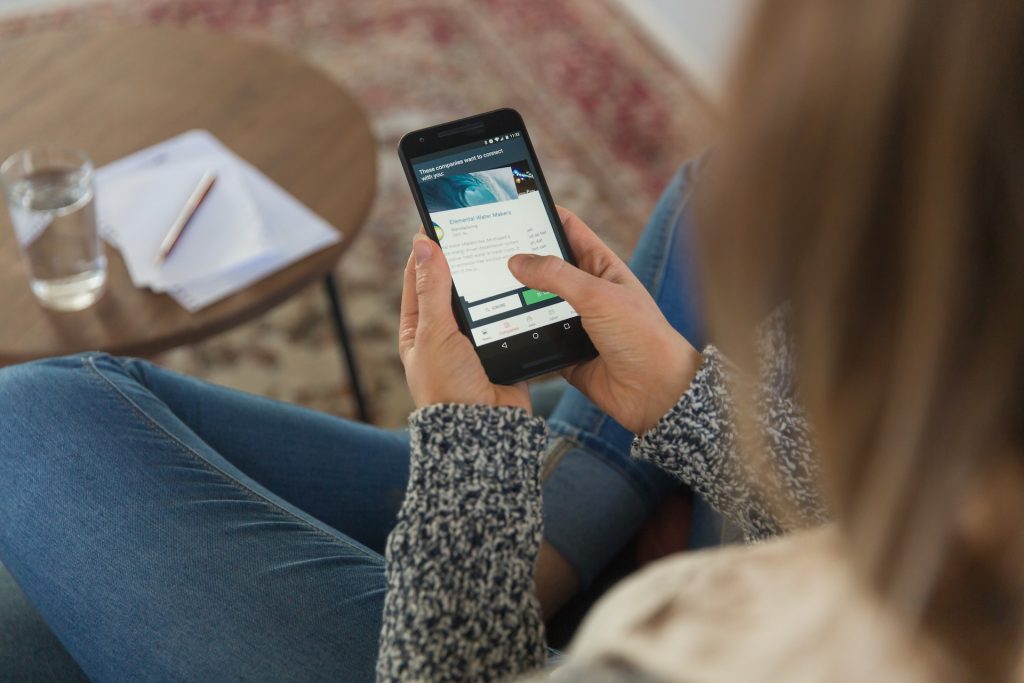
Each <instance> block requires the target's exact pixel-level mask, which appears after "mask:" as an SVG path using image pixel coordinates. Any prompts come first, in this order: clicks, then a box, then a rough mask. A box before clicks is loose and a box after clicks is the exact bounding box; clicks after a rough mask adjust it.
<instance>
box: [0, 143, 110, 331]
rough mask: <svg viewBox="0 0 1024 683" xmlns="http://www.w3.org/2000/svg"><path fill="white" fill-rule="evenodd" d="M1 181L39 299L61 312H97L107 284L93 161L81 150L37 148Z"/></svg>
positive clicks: (19, 157)
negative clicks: (91, 308)
mask: <svg viewBox="0 0 1024 683" xmlns="http://www.w3.org/2000/svg"><path fill="white" fill-rule="evenodd" d="M0 177H2V179H3V186H4V193H5V194H6V196H7V205H8V208H9V209H10V211H11V223H13V224H14V232H15V234H16V236H17V238H18V244H20V245H21V253H22V256H23V257H24V260H25V265H26V267H27V268H28V276H29V280H30V281H31V284H32V291H33V292H34V293H35V295H36V297H37V298H38V299H39V301H40V302H41V303H42V304H43V305H44V306H47V307H49V308H53V309H56V310H59V311H79V310H81V309H83V308H88V307H89V306H91V305H92V304H93V303H95V302H96V300H97V299H99V298H100V295H101V294H103V285H104V284H105V282H106V279H107V259H106V256H105V255H104V253H103V244H102V243H101V242H100V236H99V232H98V231H97V230H96V210H95V206H94V201H93V196H94V191H93V165H92V161H90V160H89V157H88V156H87V155H86V154H85V153H84V152H82V151H80V150H75V149H61V148H59V147H37V148H32V149H26V150H22V151H21V152H18V153H16V154H14V155H12V156H11V157H9V158H8V159H7V160H6V161H5V162H4V163H3V165H2V166H0Z"/></svg>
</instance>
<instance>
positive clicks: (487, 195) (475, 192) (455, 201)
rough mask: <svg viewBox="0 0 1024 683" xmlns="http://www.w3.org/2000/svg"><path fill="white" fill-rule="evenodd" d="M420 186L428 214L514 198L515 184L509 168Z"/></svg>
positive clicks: (459, 176)
mask: <svg viewBox="0 0 1024 683" xmlns="http://www.w3.org/2000/svg"><path fill="white" fill-rule="evenodd" d="M420 187H422V189H423V199H424V200H425V201H426V203H427V211H431V212H433V211H450V210H451V209H463V208H466V207H468V206H480V205H482V204H493V203H494V202H503V201H506V200H509V199H516V198H517V197H518V196H519V193H518V192H516V181H515V178H514V177H513V175H512V169H511V168H509V167H508V166H505V167H503V168H495V169H491V170H490V171H474V172H472V173H464V174H461V175H451V176H444V177H441V178H436V179H434V180H429V181H427V182H425V183H423V184H422V185H421V186H420Z"/></svg>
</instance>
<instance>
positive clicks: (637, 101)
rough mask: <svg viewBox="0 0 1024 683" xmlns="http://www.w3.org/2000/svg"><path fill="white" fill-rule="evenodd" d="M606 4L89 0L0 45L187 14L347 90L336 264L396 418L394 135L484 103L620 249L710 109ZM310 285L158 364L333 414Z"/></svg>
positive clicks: (14, 32)
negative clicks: (359, 122) (350, 158)
mask: <svg viewBox="0 0 1024 683" xmlns="http://www.w3.org/2000/svg"><path fill="white" fill-rule="evenodd" d="M607 2H608V0H376V1H374V2H366V1H365V0H96V1H95V2H91V3H88V4H86V5H84V6H76V7H73V8H71V9H65V10H54V11H49V12H43V13H37V14H32V15H26V16H20V17H14V18H10V19H6V20H4V21H3V22H0V40H3V39H7V38H10V37H14V36H20V35H24V34H26V33H31V32H34V31H40V30H45V29H50V28H54V27H56V26H91V25H98V24H106V23H112V22H118V23H124V22H135V23H168V24H186V25H196V26H204V27H207V28H213V29H216V30H220V31H224V32H228V33H244V34H247V35H250V36H256V37H258V38H260V39H263V40H267V41H270V42H273V43H276V44H278V45H281V46H284V47H286V48H288V49H290V50H292V51H294V52H296V53H298V54H300V55H302V56H303V57H304V58H305V59H307V60H309V61H310V62H312V63H314V64H316V65H318V66H319V67H320V68H322V69H323V70H325V71H326V72H327V73H329V74H330V75H331V76H332V77H334V78H336V79H337V80H338V82H340V83H343V84H344V85H345V86H346V87H348V88H349V89H351V90H352V91H353V92H354V93H355V94H356V95H357V96H358V97H359V98H360V99H361V101H362V102H363V105H364V106H365V107H366V109H367V111H368V112H369V114H370V117H371V119H372V123H373V126H374V129H375V132H376V136H377V140H378V143H379V164H378V168H379V171H378V173H379V177H378V190H377V198H376V201H375V204H374V207H373V210H372V212H371V215H370V217H369V222H368V224H367V226H366V229H365V230H364V232H363V234H362V236H361V237H360V240H359V242H358V243H357V244H356V245H355V246H354V248H353V249H352V250H351V251H350V252H349V253H348V254H347V255H346V257H345V259H344V260H343V261H342V262H341V264H340V265H339V267H338V272H339V276H340V280H341V282H342V283H343V289H344V295H345V298H346V303H347V306H348V314H349V318H350V324H351V326H352V328H353V332H354V337H355V353H356V355H357V356H358V359H359V363H360V365H361V367H362V372H363V377H364V380H365V383H366V390H367V393H368V395H369V397H370V401H371V404H372V409H373V412H374V415H375V418H376V421H377V422H378V423H379V424H381V425H385V426H399V425H401V424H403V423H404V422H405V419H406V417H407V415H408V412H409V410H410V408H411V405H412V404H411V400H410V398H409V395H408V392H407V390H406V388H405V380H404V376H403V373H402V367H401V364H400V362H399V360H398V355H397V352H396V342H395V338H396V329H397V318H398V302H399V297H400V292H401V270H402V268H403V267H404V265H405V261H406V259H407V257H408V249H409V239H410V235H411V234H412V232H413V231H414V230H415V229H416V227H417V225H418V224H419V221H418V219H417V217H416V213H415V209H414V208H413V204H412V201H411V199H410V197H409V190H408V186H407V185H406V182H405V179H404V178H403V176H402V172H401V168H400V167H399V165H398V161H397V158H396V156H395V152H394V149H395V145H396V143H397V140H398V138H399V137H400V136H401V135H402V134H403V133H404V132H406V131H408V130H411V129H413V128H417V127H420V126H423V125H428V124H432V123H437V122H441V121H445V120H449V119H453V118H457V117H461V116H465V115H468V114H472V113H475V112H478V111H484V110H487V109H493V108H497V107H501V106H512V107H515V108H517V109H519V110H520V111H521V112H522V114H523V116H524V117H525V119H526V121H527V124H528V125H529V126H530V131H531V134H532V136H533V138H534V142H535V145H536V147H537V150H538V153H539V155H540V157H541V160H542V163H543V164H544V169H545V175H546V176H547V178H548V181H549V183H550V185H551V191H552V193H553V194H554V196H555V198H556V200H557V201H558V202H559V203H560V204H563V205H565V206H568V207H570V208H572V209H573V210H575V211H576V212H577V213H579V214H580V215H581V216H582V217H583V218H584V219H585V220H586V221H587V222H588V223H589V224H590V225H591V226H592V227H593V228H594V229H595V230H596V231H597V232H598V233H599V234H601V235H602V236H603V237H604V238H605V239H606V240H607V241H608V242H609V243H610V244H612V245H613V246H614V248H615V249H616V250H617V251H619V253H621V254H622V255H624V256H625V255H628V254H629V251H630V250H631V249H632V246H633V244H634V243H635V241H636V238H637V236H638V234H639V231H640V229H641V228H642V226H643V224H644V219H645V217H646V215H647V213H648V212H649V211H650V209H651V208H652V206H653V205H654V202H655V200H656V199H657V196H658V194H659V192H660V190H661V187H662V186H663V185H664V183H665V182H666V181H667V180H668V178H669V177H670V176H671V174H672V172H673V171H674V169H675V168H676V167H677V166H678V165H679V163H680V162H682V161H683V159H685V158H686V157H687V156H689V155H692V154H694V153H695V152H697V151H698V150H700V149H701V147H702V146H704V145H706V144H708V142H709V135H710V132H711V130H712V127H713V123H714V113H713V109H712V107H710V106H709V105H708V103H707V101H706V100H705V99H704V98H703V97H702V95H701V94H700V93H699V92H698V90H697V89H696V88H695V86H694V83H693V81H691V80H690V79H689V78H688V77H687V76H686V75H685V74H683V73H681V72H680V71H679V70H678V69H676V68H675V67H674V66H673V65H672V64H670V63H669V62H667V61H666V60H665V59H664V58H663V57H662V56H661V55H660V54H659V53H658V51H657V50H656V49H655V48H654V47H653V46H652V45H651V44H650V41H649V39H648V38H647V37H646V36H645V35H643V34H642V33H641V32H640V31H639V30H637V29H636V28H635V27H634V26H633V25H632V24H631V23H630V21H629V20H628V18H627V17H625V16H623V15H622V14H620V13H619V12H618V11H617V10H616V9H614V8H613V6H611V5H609V4H607ZM325 307H326V301H325V300H324V298H323V295H322V292H321V290H320V289H319V288H311V289H310V290H308V291H306V292H305V293H303V294H301V295H299V296H297V297H295V298H294V299H293V300H291V301H290V302H288V303H286V304H284V305H282V306H280V307H279V308H277V309H275V310H274V311H272V312H270V313H268V314H267V315H265V316H264V317H262V318H261V319H259V320H257V321H254V322H252V323H249V324H247V325H244V326H242V327H239V328H237V329H235V330H233V331H231V332H228V333H225V334H223V335H220V336H218V337H216V338H214V339H211V340H209V341H207V342H205V343H202V344H198V345H196V346H192V347H188V348H182V349H178V350H176V351H173V352H170V353H166V354H163V355H162V356H160V357H159V358H157V359H156V360H157V361H158V362H160V363H162V364H164V365H166V366H168V367H171V368H174V369H176V370H180V371H182V372H186V373H189V374H192V375H195V376H198V377H202V378H205V379H208V380H210V381H213V382H217V383H221V384H225V385H228V386H233V387H237V388H241V389H245V390H247V391H253V392H256V393H260V394H263V395H266V396H272V397H275V398H279V399H283V400H286V401H292V402H296V403H300V404H303V405H307V406H310V407H313V408H317V409H319V410H324V411H327V412H330V413H335V414H339V415H352V414H353V413H354V411H353V406H352V401H351V394H350V390H349V388H348V386H347V378H346V377H345V374H344V371H343V369H342V367H341V365H340V363H339V359H338V354H337V349H336V347H335V346H334V340H333V337H332V334H331V328H330V326H329V321H328V318H327V317H326V315H325V311H326V308H325Z"/></svg>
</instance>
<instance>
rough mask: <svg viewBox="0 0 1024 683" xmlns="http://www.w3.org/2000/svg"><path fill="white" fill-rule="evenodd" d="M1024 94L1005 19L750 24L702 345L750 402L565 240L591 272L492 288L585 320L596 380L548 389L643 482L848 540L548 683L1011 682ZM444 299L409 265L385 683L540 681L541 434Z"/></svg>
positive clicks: (772, 15)
mask: <svg viewBox="0 0 1024 683" xmlns="http://www.w3.org/2000/svg"><path fill="white" fill-rule="evenodd" d="M1021 73H1024V4H1022V3H1020V2H1018V1H1017V0H995V1H993V2H988V3H964V2H956V1H955V0H940V1H938V2H936V1H935V0H928V1H925V0H900V1H898V2H886V3H881V2H860V3H854V2H822V1H821V0H792V1H790V2H786V3H765V4H764V6H763V8H762V11H761V13H760V16H759V19H758V21H757V22H756V24H755V30H754V34H753V36H752V38H751V41H750V44H749V46H748V49H747V51H746V53H745V55H744V57H743V59H742V60H741V61H740V64H739V69H738V80H737V82H736V89H735V95H734V99H733V100H732V101H731V102H730V113H731V118H730V120H729V121H728V125H727V129H726V130H727V132H728V135H727V136H726V138H725V141H724V142H723V145H722V147H721V148H720V149H719V150H718V151H717V153H716V158H715V159H714V160H713V162H712V165H711V168H710V171H709V172H710V178H709V180H708V184H707V186H706V188H705V189H704V190H703V191H702V206H704V207H705V209H706V210H705V211H704V212H703V213H702V218H703V221H702V232H701V237H702V240H701V241H702V247H703V255H704V257H705V258H704V259H703V260H702V261H701V263H702V264H703V266H704V273H703V274H704V282H705V285H704V290H705V291H706V292H707V294H708V300H709V303H710V305H709V317H710V321H711V325H712V328H711V329H712V333H713V334H714V335H715V338H716V339H719V340H721V342H722V344H723V348H724V349H725V350H726V351H727V352H728V354H729V356H730V357H731V358H732V359H733V360H735V361H736V363H737V365H738V367H739V373H738V374H736V373H733V372H732V371H731V370H729V369H728V368H729V365H728V364H727V363H726V362H725V361H724V360H723V358H722V356H721V355H720V353H719V351H718V350H717V349H715V348H714V347H707V348H706V349H705V352H704V354H703V358H702V359H701V360H700V361H699V362H698V357H697V356H696V354H695V352H694V351H693V350H692V349H690V348H688V347H687V345H686V344H685V343H684V342H682V341H681V340H680V339H679V338H677V337H675V336H674V335H673V333H672V332H671V331H670V329H669V327H668V325H667V324H664V323H662V322H661V321H660V320H659V319H658V316H657V315H656V314H655V313H654V312H653V311H652V310H650V303H651V302H650V301H649V300H648V299H647V298H646V297H645V296H644V295H643V292H642V291H641V288H640V287H639V286H638V284H637V283H636V282H635V281H634V280H633V279H632V278H631V277H630V275H629V273H628V272H627V271H626V269H625V268H624V267H623V266H622V265H621V264H620V263H618V262H617V261H616V260H615V259H614V257H613V256H612V255H611V254H610V253H608V252H607V251H606V250H604V249H603V248H602V247H601V245H600V244H599V243H598V242H597V240H596V239H595V238H594V236H593V234H592V233H590V232H589V231H587V230H586V229H585V228H584V227H582V226H580V225H578V224H576V223H575V221H574V220H573V219H572V217H569V219H568V220H567V229H568V233H569V235H570V241H571V242H572V243H573V247H574V250H576V251H577V253H580V254H581V257H580V266H581V268H582V270H577V269H574V268H572V267H571V266H569V265H567V264H565V263H562V262H559V261H557V260H555V259H551V258H547V257H543V258H542V257H525V256H518V257H515V258H514V259H513V260H512V261H511V262H510V267H511V268H512V271H513V273H514V274H515V275H516V276H517V278H518V279H520V280H521V281H523V282H524V283H525V284H527V285H529V286H531V287H536V288H540V289H548V290H552V291H555V292H556V293H558V294H560V295H562V296H563V297H564V298H566V299H567V300H568V301H569V302H570V303H571V304H572V305H573V306H574V307H575V308H576V310H578V311H579V312H580V314H581V315H582V317H583V321H584V325H585V326H586V328H587V330H588V332H589V333H590V335H591V337H592V338H593V340H594V342H595V345H596V346H597V347H598V349H599V350H600V351H601V353H602V356H601V358H600V359H598V360H595V361H592V362H590V363H587V364H584V365H582V366H579V367H577V368H575V369H573V370H571V371H570V372H569V373H567V374H568V377H569V379H570V381H571V382H572V383H573V384H575V385H576V386H577V387H580V388H581V390H582V391H583V392H584V393H586V394H587V395H588V396H590V397H591V398H592V399H593V400H594V401H595V403H597V405H599V406H601V407H602V408H603V409H605V410H606V411H607V412H608V413H609V414H610V415H612V416H613V417H615V418H616V419H618V420H619V421H620V422H621V423H622V424H623V425H625V426H626V427H627V428H630V429H632V430H633V431H635V432H636V433H638V434H641V435H642V436H641V437H640V438H639V439H638V440H637V442H636V445H635V446H634V453H635V455H636V456H638V457H640V458H646V459H648V460H653V461H655V462H658V463H659V464H661V465H663V466H665V467H666V469H669V470H671V471H676V472H678V473H680V474H682V475H683V476H684V478H689V479H690V480H691V481H692V482H693V483H694V484H695V485H696V486H697V487H698V488H701V487H706V488H705V491H706V492H707V493H708V494H709V496H710V497H711V498H712V500H713V501H715V502H717V503H718V504H719V506H720V507H721V508H722V509H724V510H725V511H726V512H732V513H734V514H735V515H736V516H737V517H739V518H740V520H741V521H743V522H745V523H746V524H745V526H746V528H747V529H748V531H749V532H750V533H751V535H755V536H756V535H764V534H770V533H771V532H774V531H776V530H779V529H780V528H786V527H791V526H799V525H801V524H804V523H806V521H807V520H808V519H813V518H814V517H816V516H818V515H820V514H821V512H822V509H823V508H827V509H828V510H829V511H830V512H831V514H832V515H833V516H834V517H835V520H836V524H835V526H829V527H826V528H822V529H818V530H815V531H803V532H798V533H795V534H793V535H792V536H790V537H788V538H785V539H781V540H776V541H768V542H765V543H763V544H760V545H758V546H754V547H750V548H739V549H724V550H714V551H709V552H706V553H701V554H697V555H692V556H682V557H678V558H671V559H668V560H665V561H663V562H661V563H659V564H658V565H656V566H654V567H652V568H651V569H649V570H647V571H645V572H642V573H641V575H639V576H636V577H634V578H632V579H631V580H629V581H628V582H627V583H626V585H624V586H621V587H618V588H616V589H615V590H613V591H612V593H611V595H609V596H608V597H606V598H605V599H604V600H602V601H601V602H600V603H599V604H598V605H597V607H596V608H595V609H594V611H593V612H592V613H591V614H590V615H589V616H588V619H587V621H586V623H585V624H584V625H583V627H582V629H581V631H580V633H578V634H577V637H576V640H575V643H574V645H573V646H572V648H571V649H570V653H569V664H567V665H566V667H565V668H564V669H562V670H561V671H560V672H559V674H556V675H555V677H560V679H561V680H579V681H584V680H588V681H589V680H619V679H623V678H625V679H629V680H644V681H650V680H655V681H720V680H729V681H733V680H751V679H757V680H778V681H790V682H792V681H820V680H828V681H846V680H849V681H863V680H892V681H934V680H984V681H997V680H1019V679H1020V676H1022V675H1024V670H1022V664H1024V661H1022V653H1024V647H1022V646H1024V643H1022V637H1024V623H1022V621H1024V599H1022V598H1024V586H1022V582H1024V579H1022V578H1021V577H1022V576H1024V535H1022V534H1021V532H1020V529H1019V524H1020V519H1022V513H1024V419H1022V416H1024V305H1022V303H1024V268H1021V263H1022V260H1024V186H1022V184H1024V79H1022V78H1020V74H1021ZM448 284H449V275H448V272H447V269H446V266H445V264H444V260H443V258H442V257H441V254H440V251H439V250H438V249H437V248H436V247H435V246H434V245H433V244H432V243H430V242H429V241H427V240H425V239H419V240H418V241H417V242H416V243H415V244H414V255H413V258H412V262H411V263H410V268H409V270H408V271H407V276H406V299H405V302H404V306H403V328H402V329H403V333H402V353H403V360H404V362H405V364H406V371H407V375H408V378H409V384H410V387H411V388H412V391H413V396H414V397H415V398H416V400H417V402H418V404H419V405H421V406H424V407H422V408H421V410H419V411H418V412H417V413H415V414H414V415H413V417H412V419H411V434H412V445H413V460H412V474H411V477H410V483H409V493H408V496H407V498H406V501H405V503H404V505H403V509H402V511H401V513H400V515H399V523H398V525H397V527H396V528H395V530H394V531H393V532H392V534H391V537H390V539H389V542H388V553H387V558H388V566H387V573H388V589H389V590H388V596H387V600H386V603H385V612H384V628H383V632H382V633H383V635H382V639H381V658H380V661H379V663H378V676H379V678H380V679H383V680H461V679H468V680H497V679H503V678H506V677H508V676H510V675H514V674H517V673H521V672H524V671H527V670H529V669H531V668H536V667H539V666H541V665H542V664H543V662H544V659H545V652H544V648H543V637H542V636H543V631H542V626H541V621H540V617H539V610H538V608H537V606H536V604H535V603H534V601H533V600H532V597H531V594H530V590H529V588H530V586H529V581H530V579H529V573H530V566H531V565H530V559H531V558H532V554H533V553H534V552H536V550H537V548H538V545H539V539H540V531H541V529H540V514H539V511H538V509H537V508H538V506H539V496H538V475H537V469H538V468H539V452H540V450H541V447H542V444H543V439H544V431H543V423H542V422H541V421H539V420H537V419H535V418H531V417H530V416H529V414H528V407H529V406H528V403H527V400H526V394H525V392H524V390H523V388H521V387H518V388H509V387H495V386H492V385H490V384H488V383H487V382H486V379H485V378H484V375H483V374H482V372H480V370H479V368H478V367H477V366H474V365H473V364H472V363H470V362H469V359H470V356H471V350H470V349H469V345H468V343H463V342H462V341H460V338H459V337H458V334H457V332H455V328H454V322H453V321H452V320H451V315H450V314H449V313H448V312H447V303H446V301H445V300H444V298H445V296H446V294H447V291H448ZM413 293H415V296H414V295H413ZM780 302H786V306H785V307H784V308H783V309H782V311H781V312H780V311H778V309H779V305H780ZM766 318H767V319H768V323H767V325H766V326H765V327H762V328H761V333H760V335H758V334H756V332H757V326H758V325H759V324H761V323H760V321H762V320H765V319H766ZM786 318H788V320H789V323H788V324H789V328H790V329H791V331H792V344H790V343H789V342H787V341H786V337H785V336H780V335H779V334H778V330H779V328H780V325H781V324H783V322H784V320H785V319H786ZM758 336H760V337H761V339H762V344H761V346H760V348H759V349H758V348H757V347H756V346H754V345H753V344H751V340H753V339H755V338H757V337H758ZM792 349H795V350H796V357H798V359H799V366H798V367H799V372H798V374H797V375H796V379H797V380H798V381H797V383H796V384H795V385H794V384H793V383H792V382H791V381H790V380H791V379H792V377H791V372H790V370H791V365H790V359H791V358H792V357H793V354H792V353H791V350H792ZM648 354H650V355H648ZM655 358H656V359H658V360H657V361H654V359H655ZM427 359H429V361H428V360H427ZM730 374H733V375H734V377H733V379H732V380H729V379H728V377H727V376H728V375H730ZM750 377H755V378H758V379H759V381H758V382H754V383H753V384H755V385H757V386H751V382H750V380H749V378H750ZM745 378H747V379H745ZM728 384H731V385H732V386H733V389H734V391H733V392H732V394H730V393H729V392H727V391H726V385H728ZM794 386H797V387H799V395H800V397H801V400H802V403H804V404H806V406H807V409H808V415H809V418H810V422H811V424H813V425H814V427H815V429H814V435H815V437H814V442H815V445H816V446H817V451H818V453H819V460H818V462H820V465H821V470H820V474H818V473H817V472H816V471H815V466H814V465H813V464H812V463H814V462H815V461H813V460H811V459H809V458H808V457H806V454H807V452H808V441H809V439H808V437H807V431H806V429H805V423H804V422H803V420H802V419H801V418H800V417H799V414H798V412H796V411H794V410H793V406H792V405H791V403H790V402H789V400H788V397H787V393H789V392H790V391H793V390H794ZM684 392H685V393H684ZM679 394H682V398H681V399H679V400H678V402H676V401H675V399H674V398H672V397H675V396H678V395H679ZM733 397H734V398H735V400H733ZM673 404H674V405H673ZM733 445H735V446H737V448H740V447H742V448H741V450H742V451H743V453H742V456H743V457H742V458H741V457H740V456H739V455H737V448H732V446H733ZM808 480H812V481H820V484H821V488H820V490H815V489H814V488H808V487H805V486H802V485H800V484H801V483H802V482H805V481H808ZM819 492H820V494H821V498H820V499H819V498H818V495H817V494H818V493H819ZM819 500H820V501H821V502H819Z"/></svg>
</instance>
